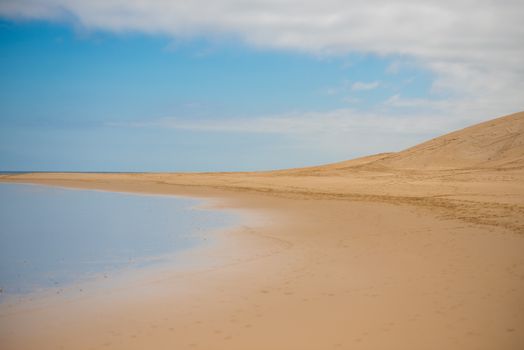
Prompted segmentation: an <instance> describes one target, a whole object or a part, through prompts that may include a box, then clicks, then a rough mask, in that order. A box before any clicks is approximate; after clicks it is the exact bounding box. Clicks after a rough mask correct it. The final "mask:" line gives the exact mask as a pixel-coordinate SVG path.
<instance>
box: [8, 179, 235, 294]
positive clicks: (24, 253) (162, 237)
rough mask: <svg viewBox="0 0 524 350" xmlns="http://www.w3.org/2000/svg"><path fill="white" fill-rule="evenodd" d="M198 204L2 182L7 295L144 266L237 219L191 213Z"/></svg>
mask: <svg viewBox="0 0 524 350" xmlns="http://www.w3.org/2000/svg"><path fill="white" fill-rule="evenodd" d="M197 204H198V201H195V200H191V199H181V198H176V197H169V196H143V195H132V194H120V193H110V192H97V191H80V190H66V189H57V188H51V187H42V186H32V185H11V184H0V288H2V289H3V293H2V294H3V295H8V294H13V293H24V292H28V291H32V290H35V289H38V288H45V287H54V286H60V285H63V284H67V283H70V282H73V281H76V280H78V279H83V278H87V277H89V276H91V275H95V274H101V273H106V272H108V271H111V272H114V271H118V269H122V268H127V267H140V266H143V265H144V264H149V263H151V262H152V261H155V259H157V258H158V257H160V256H162V255H164V256H166V255H172V254H173V253H176V252H179V251H181V250H184V249H188V248H190V247H193V246H195V245H197V244H202V237H201V236H200V237H199V235H198V234H196V233H198V232H199V231H201V230H208V229H216V228H221V227H225V226H227V225H230V224H232V223H233V221H234V218H233V216H232V215H231V214H226V213H223V212H214V211H207V210H195V209H191V207H192V206H195V205H197Z"/></svg>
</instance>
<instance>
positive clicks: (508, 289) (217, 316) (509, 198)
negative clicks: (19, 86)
mask: <svg viewBox="0 0 524 350" xmlns="http://www.w3.org/2000/svg"><path fill="white" fill-rule="evenodd" d="M523 126H524V113H523V112H521V113H516V114H513V115H510V116H506V117H502V118H498V119H495V120H492V121H489V122H486V123H482V124H478V125H475V126H472V127H469V128H466V129H463V130H459V131H456V132H453V133H451V134H448V135H444V136H442V137H438V138H436V139H433V140H430V141H428V142H425V143H423V144H420V145H417V146H414V147H412V148H409V149H407V150H405V151H402V152H398V153H384V154H379V155H374V156H369V157H363V158H359V159H355V160H350V161H345V162H340V163H336V164H328V165H323V166H316V167H308V168H301V169H289V170H281V171H269V172H243V173H200V174H188V173H165V174H69V173H54V174H51V173H40V174H22V175H4V176H1V177H0V181H4V182H28V183H36V184H46V185H56V186H66V187H74V188H87V189H102V190H111V191H127V192H138V193H162V194H175V195H188V196H197V197H205V198H213V199H214V200H215V202H214V203H215V204H214V205H215V206H216V207H219V208H232V209H243V210H245V209H247V210H251V211H255V212H257V213H262V214H264V217H265V218H266V219H265V221H264V223H263V224H255V223H251V222H247V223H244V224H243V226H242V227H239V228H238V229H237V230H236V231H234V232H230V233H228V234H226V235H224V236H223V237H222V239H221V242H222V243H221V244H220V245H219V246H218V247H215V248H213V249H210V250H204V251H195V252H194V253H192V254H194V255H195V256H205V257H208V258H209V257H212V258H213V259H212V260H213V261H215V263H214V264H213V265H212V266H208V267H206V268H203V269H200V270H195V271H193V270H188V271H184V272H180V271H177V272H169V271H167V272H166V271H164V272H163V273H162V274H157V273H154V272H152V273H151V275H147V276H145V277H144V276H142V277H141V278H136V280H132V281H131V282H129V283H128V284H125V283H124V284H123V285H119V288H115V289H109V290H110V293H104V294H100V293H95V292H91V293H89V288H84V292H83V294H82V295H81V296H78V295H75V294H74V293H73V292H72V294H70V295H69V296H68V297H67V298H66V297H64V298H65V299H62V298H61V297H54V298H41V299H39V298H37V297H36V296H35V298H36V299H35V300H36V301H34V302H33V304H31V303H30V305H29V306H30V307H29V306H28V305H26V304H22V305H10V306H9V308H7V307H5V306H0V322H1V327H0V343H1V344H2V345H4V346H3V348H6V349H32V348H38V349H57V348H64V349H99V348H103V349H126V350H128V349H144V348H154V349H261V350H262V349H282V350H284V349H286V350H289V349H290V350H295V349H297V350H299V349H300V350H304V349H311V350H314V349H315V350H317V349H373V350H376V349H388V350H389V349H402V350H405V349H417V350H418V349H439V350H440V349H486V350H488V349H522V348H524V328H523V326H522V325H524V311H523V310H524V297H523V296H524V234H523V233H524V166H523V165H524V163H523V159H524V137H523V132H524V127H523ZM105 288H106V289H107V288H109V287H105ZM73 289H74V288H73ZM97 290H98V289H97ZM28 310H29V311H28Z"/></svg>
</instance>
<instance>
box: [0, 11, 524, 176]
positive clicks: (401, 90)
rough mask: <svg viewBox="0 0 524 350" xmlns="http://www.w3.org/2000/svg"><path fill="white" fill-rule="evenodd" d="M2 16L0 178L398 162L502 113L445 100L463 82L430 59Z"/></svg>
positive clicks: (464, 94)
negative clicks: (389, 155) (380, 158)
mask: <svg viewBox="0 0 524 350" xmlns="http://www.w3.org/2000/svg"><path fill="white" fill-rule="evenodd" d="M22 3H23V2H22ZM44 4H45V1H44ZM8 10H9V8H8ZM8 10H5V9H2V8H1V7H0V15H1V14H2V13H4V15H3V16H2V17H3V19H2V20H1V21H0V52H1V55H0V76H1V77H2V78H1V82H0V170H4V171H5V170H43V171H52V170H68V171H220V170H260V169H271V168H285V167H297V166H304V165H312V164H319V163H325V162H332V161H339V160H343V159H349V158H353V157H356V156H360V155H366V154H371V153H376V152H382V151H394V150H400V149H402V148H404V147H407V146H410V145H412V144H415V143H417V142H420V141H423V140H424V139H426V138H428V137H431V136H436V135H438V134H440V133H442V132H445V131H448V130H452V129H453V128H456V127H460V126H465V125H467V124H468V123H471V122H474V121H480V120H483V119H485V118H487V117H495V116H496V115H489V114H488V112H489V113H492V112H491V111H492V110H493V113H496V112H499V110H500V112H499V113H502V112H506V110H508V112H509V111H514V110H513V109H515V108H516V107H514V106H512V105H511V103H510V104H509V106H508V104H507V103H505V105H504V106H502V107H503V108H494V109H493V108H491V109H487V110H486V109H485V108H484V109H477V108H475V107H471V106H470V105H472V104H471V101H473V100H474V99H475V98H476V97H478V95H475V94H474V93H472V92H471V91H470V90H471V89H472V88H471V87H470V86H468V85H467V84H463V85H464V87H463V88H462V89H455V88H450V85H453V86H455V84H451V83H453V82H454V80H453V79H454V78H456V79H459V78H462V79H464V80H465V81H467V79H466V78H467V75H464V74H462V75H464V77H461V73H462V72H464V71H465V70H464V69H461V70H460V71H459V72H456V73H455V76H452V77H451V78H450V77H449V76H445V74H443V73H442V68H439V67H438V66H437V65H438V64H439V63H441V62H440V61H439V60H437V59H433V60H429V59H428V58H426V57H425V56H424V55H423V54H413V53H409V51H406V50H396V51H395V50H391V52H382V51H383V50H376V49H374V50H373V49H351V50H326V49H325V47H321V48H320V49H316V48H313V49H309V48H307V47H294V46H293V44H290V45H288V46H289V47H286V46H285V45H284V47H281V44H278V45H272V44H267V43H266V44H265V43H258V42H252V40H251V39H249V37H248V38H247V39H246V38H242V35H240V34H242V33H243V32H240V34H239V33H235V32H234V31H232V32H228V33H226V34H222V35H216V33H215V32H214V31H213V30H208V29H206V30H202V29H199V30H198V31H195V33H192V34H191V35H188V34H187V33H185V32H184V33H182V34H180V33H178V32H177V31H176V30H175V31H174V32H173V31H172V32H170V31H151V30H148V29H147V28H146V29H143V28H140V26H135V27H132V28H124V29H121V28H117V29H115V28H112V27H111V26H108V25H107V24H106V25H100V27H97V26H95V25H93V24H90V23H89V21H88V20H86V19H82V17H81V13H75V12H74V11H72V10H71V11H70V12H68V13H67V16H66V17H64V16H63V15H58V17H57V18H55V17H52V18H47V15H46V16H43V15H42V16H40V15H34V14H33V13H32V12H31V16H25V17H24V15H23V14H22V15H21V14H19V13H18V14H17V15H13V14H11V13H9V11H8ZM17 11H21V10H20V9H18V10H17ZM78 11H81V10H78ZM26 17H29V18H26ZM35 17H36V18H35ZM40 17H42V18H40ZM119 20H120V19H119ZM118 23H120V22H118ZM197 27H198V26H197ZM246 31H248V30H247V29H246ZM279 38H280V37H279ZM253 40H254V39H253ZM257 40H259V39H257ZM264 40H266V39H264ZM306 43H308V42H307V41H306ZM295 46H296V45H295ZM453 67H454V66H452V68H453ZM448 68H449V67H448ZM462 68H463V67H462ZM446 71H451V70H450V69H447V70H446ZM457 77H458V78H457ZM450 82H451V83H450ZM446 84H447V85H446ZM508 84H509V83H508ZM509 85H510V84H509ZM510 86H512V85H510ZM473 88H477V87H473ZM468 89H469V90H468ZM479 91H480V89H479ZM496 93H501V92H500V91H496ZM494 95H495V94H494ZM519 97H520V95H519V96H516V97H515V100H518V98H519ZM493 104H494V103H492V105H493ZM501 104H502V102H501ZM512 108H513V109H512ZM478 110H482V113H480V112H479V111H478ZM450 111H454V112H453V113H451V112H450ZM457 111H460V112H461V113H462V114H461V115H460V116H459V114H458V113H456V112H457Z"/></svg>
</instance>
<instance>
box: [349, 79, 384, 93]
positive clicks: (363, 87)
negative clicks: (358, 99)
mask: <svg viewBox="0 0 524 350" xmlns="http://www.w3.org/2000/svg"><path fill="white" fill-rule="evenodd" d="M379 86H380V83H379V82H378V81H373V82H369V83H365V82H362V81H357V82H355V83H353V84H351V90H352V91H367V90H373V89H376V88H378V87H379Z"/></svg>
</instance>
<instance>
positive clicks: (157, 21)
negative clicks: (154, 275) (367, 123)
mask: <svg viewBox="0 0 524 350" xmlns="http://www.w3.org/2000/svg"><path fill="white" fill-rule="evenodd" d="M0 14H2V15H3V16H8V17H14V18H29V19H31V18H39V19H50V20H68V21H71V20H72V19H74V21H76V22H78V24H79V25H81V26H83V27H86V28H90V29H94V30H99V29H101V30H108V31H113V32H127V31H138V32H146V33H161V34H167V35H171V36H173V37H177V38H178V37H192V36H201V35H204V36H213V37H231V36H232V37H235V38H238V39H240V40H242V41H244V42H245V43H247V44H249V45H254V46H257V47H263V48H269V49H284V50H298V51H302V52H306V53H310V54H314V55H330V54H345V53H349V52H359V53H365V54H376V55H394V56H395V59H396V63H395V64H394V65H392V66H391V67H390V68H389V71H390V73H394V72H395V71H397V70H398V68H399V67H400V66H401V65H402V64H403V63H402V62H401V61H402V60H403V59H404V58H405V60H406V61H407V62H411V63H412V62H416V63H417V64H420V65H422V66H424V67H426V68H427V69H430V70H431V71H432V72H434V73H435V76H436V78H435V82H434V84H433V92H434V93H435V94H437V95H439V96H445V99H441V100H438V101H436V102H435V101H434V99H433V98H431V99H430V98H428V99H419V100H415V101H414V100H406V99H403V98H402V96H396V97H395V98H393V99H390V100H389V101H388V102H387V103H384V104H383V105H382V106H379V107H377V111H376V112H384V113H386V114H387V113H389V114H391V111H390V110H388V108H390V109H399V108H404V109H406V108H409V109H411V110H413V111H416V112H417V113H418V114H419V115H420V116H421V117H420V118H421V120H424V118H425V117H422V116H423V115H429V114H431V115H433V117H432V118H437V117H438V118H437V120H440V119H441V118H442V117H445V119H446V120H449V119H450V118H459V117H458V116H459V115H460V113H463V115H462V117H461V118H469V119H470V120H472V121H478V120H482V119H486V118H491V117H494V116H496V115H501V114H505V113H509V112H513V111H517V110H521V109H523V107H524V66H523V65H522V62H524V45H523V43H524V21H523V20H522V18H524V1H522V0H502V1H493V0H426V1H421V0H398V1H393V2H392V1H389V0H376V1H368V0H322V1H321V0H251V1H247V0H214V1H209V0H172V1H166V0H89V1H85V0H2V1H0ZM355 84H356V85H355ZM355 84H354V87H355V90H359V89H360V90H362V89H365V88H373V87H376V86H374V85H366V83H355ZM373 84H374V83H373ZM408 105H409V106H408ZM381 108H382V110H381ZM302 117H303V116H301V117H300V118H302ZM313 119H314V118H313ZM333 119H336V118H334V117H333V116H331V117H328V118H326V119H324V121H323V123H321V124H319V123H318V122H311V121H310V120H309V119H305V120H304V121H299V120H297V118H287V119H285V121H282V120H280V119H279V120H278V121H277V120H271V122H272V123H275V125H279V126H281V127H284V128H285V127H286V125H291V124H293V125H295V124H298V123H303V124H304V128H308V127H311V126H312V125H314V126H315V127H320V128H322V127H323V126H324V125H325V124H326V123H328V122H333V123H334V122H335V121H334V120H333ZM244 123H245V124H246V125H247V124H248V123H250V122H249V121H247V120H246V121H245V122H244ZM257 123H262V124H263V125H257V126H260V127H262V130H263V129H264V127H266V128H269V127H268V126H267V125H269V124H270V123H269V121H263V120H260V121H258V122H257ZM240 124H242V123H240ZM282 124H284V125H282ZM235 125H239V123H238V122H235ZM308 125H309V126H308ZM386 125H389V124H386ZM409 125H410V126H412V123H411V122H410V123H409ZM294 127H296V125H295V126H294ZM392 127H394V126H393V125H392ZM216 128H219V126H218V125H217V126H216ZM230 128H233V126H230Z"/></svg>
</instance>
